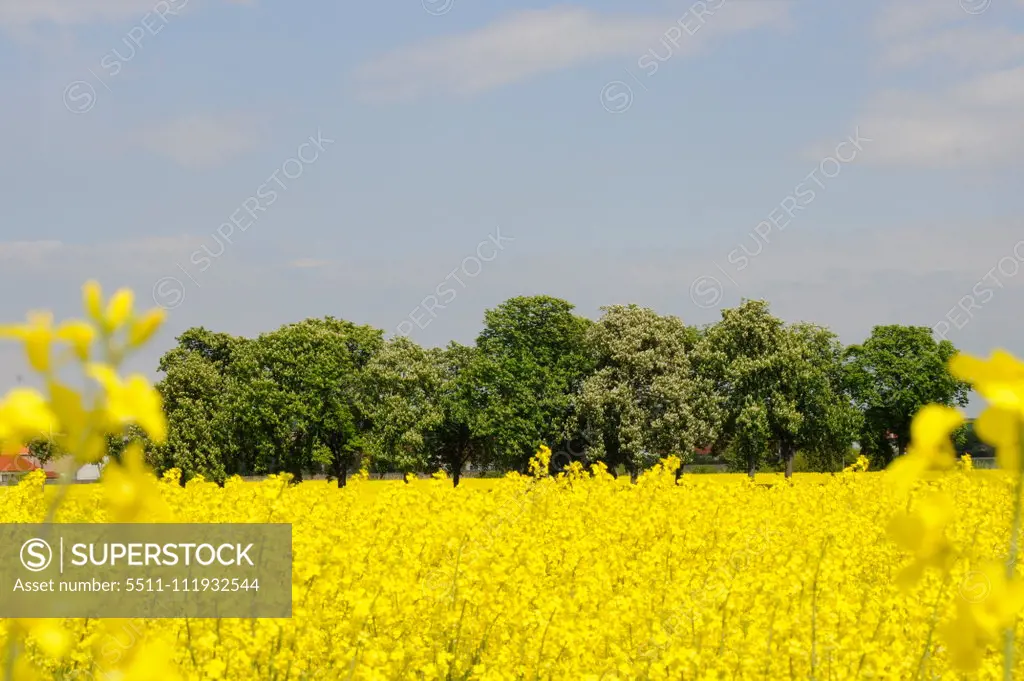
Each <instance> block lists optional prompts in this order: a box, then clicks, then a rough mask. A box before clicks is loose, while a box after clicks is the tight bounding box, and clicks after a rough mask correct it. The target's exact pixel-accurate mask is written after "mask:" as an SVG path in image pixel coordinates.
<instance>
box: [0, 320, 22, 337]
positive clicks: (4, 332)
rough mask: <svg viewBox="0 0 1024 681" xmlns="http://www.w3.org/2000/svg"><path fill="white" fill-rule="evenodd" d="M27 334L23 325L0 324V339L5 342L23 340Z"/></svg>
mask: <svg viewBox="0 0 1024 681" xmlns="http://www.w3.org/2000/svg"><path fill="white" fill-rule="evenodd" d="M28 332H29V328H28V327H27V326H25V325H24V324H0V338H2V339H5V340H25V336H26V335H28Z"/></svg>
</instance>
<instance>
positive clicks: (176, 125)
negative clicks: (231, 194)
mask: <svg viewBox="0 0 1024 681" xmlns="http://www.w3.org/2000/svg"><path fill="white" fill-rule="evenodd" d="M258 130H259V125H258V124H257V123H256V122H255V121H253V120H252V119H250V118H249V117H247V116H233V115H221V116H189V117H186V118H180V119H177V120H174V121H170V122H166V123H161V124H158V125H156V126H153V127H151V128H149V129H146V130H141V131H139V132H137V133H136V138H137V139H138V141H139V143H140V144H142V146H143V147H144V148H146V149H148V150H149V151H151V152H153V153H155V154H159V155H160V156H164V157H165V158H169V159H171V160H172V161H174V162H175V163H178V164H179V165H182V166H184V167H186V168H208V167H212V166H216V165H219V164H221V163H225V162H227V161H229V160H231V159H232V158H234V157H236V156H238V155H240V154H244V153H245V152H247V151H250V150H251V149H253V148H254V147H255V146H256V142H257V140H258V139H259V132H258Z"/></svg>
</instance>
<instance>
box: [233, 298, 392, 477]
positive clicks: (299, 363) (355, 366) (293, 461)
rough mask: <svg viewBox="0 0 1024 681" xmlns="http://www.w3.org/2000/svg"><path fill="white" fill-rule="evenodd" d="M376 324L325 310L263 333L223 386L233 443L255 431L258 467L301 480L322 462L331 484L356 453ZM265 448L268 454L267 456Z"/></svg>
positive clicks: (365, 422)
mask: <svg viewBox="0 0 1024 681" xmlns="http://www.w3.org/2000/svg"><path fill="white" fill-rule="evenodd" d="M382 336H383V332H381V331H380V330H379V329H374V328H372V327H369V326H357V325H355V324H352V323H351V322H347V321H344V320H340V319H335V318H333V317H325V318H322V319H306V320H305V321H302V322H298V323H296V324H289V325H286V326H283V327H281V328H280V329H278V330H277V331H274V332H272V333H268V334H264V335H262V336H260V337H259V338H258V339H256V340H255V341H253V343H252V345H251V346H250V349H251V352H249V353H247V354H246V355H245V356H244V359H243V360H242V361H240V362H236V366H237V367H238V368H239V369H240V371H238V372H236V376H235V377H234V380H233V384H232V386H231V390H230V392H231V393H232V394H233V395H234V397H235V399H234V400H232V410H231V411H232V412H233V414H232V417H233V418H232V420H233V423H234V424H235V428H234V433H235V436H236V437H235V441H236V443H237V444H249V443H246V441H245V439H246V438H247V437H249V436H247V435H246V432H253V433H256V434H257V439H258V441H257V442H256V443H253V444H255V445H256V449H255V452H256V453H257V455H258V456H259V457H260V458H259V459H258V464H259V467H260V468H264V469H266V468H269V469H270V470H272V471H274V470H284V471H287V472H290V473H292V474H293V475H294V476H295V479H296V480H301V479H302V475H303V472H304V471H307V470H316V469H317V468H325V469H326V470H327V471H328V475H329V476H330V477H333V478H336V479H337V481H338V486H339V487H341V486H344V485H345V482H346V481H347V477H348V473H349V471H351V470H352V469H353V468H354V467H355V466H356V465H357V464H358V463H359V460H360V459H361V457H362V455H363V453H364V450H365V447H366V440H365V436H366V435H367V434H368V432H369V430H370V422H369V418H368V417H367V415H366V414H365V413H363V411H362V409H361V408H360V405H361V390H362V387H363V381H362V379H361V376H360V375H361V372H362V371H363V370H364V368H365V367H366V365H367V364H369V362H370V361H371V360H372V358H373V357H374V355H375V354H376V353H377V352H378V351H379V350H380V349H381V347H382V346H383V338H382ZM268 456H269V457H270V460H269V461H268Z"/></svg>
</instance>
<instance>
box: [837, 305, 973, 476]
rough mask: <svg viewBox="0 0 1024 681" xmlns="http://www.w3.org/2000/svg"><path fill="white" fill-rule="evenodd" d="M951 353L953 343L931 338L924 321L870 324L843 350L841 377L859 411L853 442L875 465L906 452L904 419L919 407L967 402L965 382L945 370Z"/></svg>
mask: <svg viewBox="0 0 1024 681" xmlns="http://www.w3.org/2000/svg"><path fill="white" fill-rule="evenodd" d="M954 354H956V348H954V347H953V344H952V343H951V342H949V341H948V340H943V341H939V342H936V340H935V338H934V337H933V335H932V330H931V329H929V328H928V327H926V326H899V325H889V326H876V327H875V328H874V329H873V330H872V332H871V336H870V337H869V338H868V339H867V340H866V341H864V342H863V343H861V344H860V345H853V346H850V347H849V348H848V349H847V350H846V353H845V365H846V376H847V382H848V385H849V386H850V392H851V395H852V396H853V399H854V403H855V404H856V406H857V408H858V409H859V411H860V412H861V413H862V414H863V425H862V427H861V432H860V437H859V442H860V445H861V449H862V450H863V452H864V454H865V455H867V456H868V457H869V458H870V459H871V461H872V464H873V465H874V466H875V467H882V466H885V465H888V463H889V462H890V461H892V459H893V457H894V456H895V455H896V454H903V453H904V452H905V451H906V447H907V445H908V444H909V442H910V422H911V420H912V419H913V416H914V414H915V413H916V412H917V411H918V410H919V409H920V408H921V407H923V406H924V405H926V404H929V403H937V404H944V405H947V406H954V405H956V406H960V407H963V406H965V405H966V404H967V396H968V392H969V386H968V385H967V384H966V383H964V382H963V381H959V380H957V379H956V378H954V377H953V376H952V375H951V374H950V373H949V370H948V369H947V366H948V364H949V359H950V358H951V357H952V356H953V355H954ZM890 434H891V436H892V439H890Z"/></svg>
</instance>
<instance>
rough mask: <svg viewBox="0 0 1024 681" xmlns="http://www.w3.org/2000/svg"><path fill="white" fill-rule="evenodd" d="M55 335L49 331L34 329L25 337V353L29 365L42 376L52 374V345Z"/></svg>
mask: <svg viewBox="0 0 1024 681" xmlns="http://www.w3.org/2000/svg"><path fill="white" fill-rule="evenodd" d="M52 342H53V334H52V333H51V332H50V330H49V329H43V328H33V329H31V330H30V331H29V332H28V334H27V335H26V336H25V352H26V353H27V354H28V363H29V365H30V366H31V367H32V368H33V369H35V370H36V371H38V372H39V373H41V374H46V373H49V372H50V344H51V343H52Z"/></svg>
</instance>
